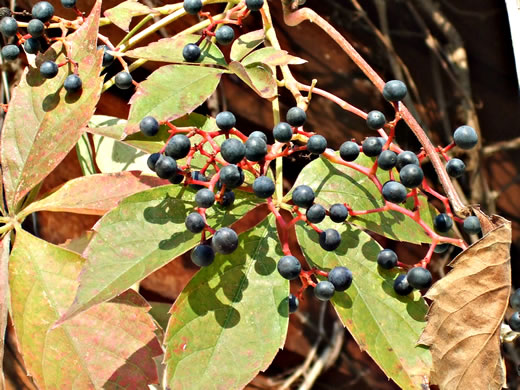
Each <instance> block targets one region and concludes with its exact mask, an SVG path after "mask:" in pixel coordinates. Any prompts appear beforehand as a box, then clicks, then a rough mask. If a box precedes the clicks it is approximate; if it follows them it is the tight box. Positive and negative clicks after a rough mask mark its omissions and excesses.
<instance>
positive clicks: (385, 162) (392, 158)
mask: <svg viewBox="0 0 520 390" xmlns="http://www.w3.org/2000/svg"><path fill="white" fill-rule="evenodd" d="M395 164H397V154H396V153H395V152H392V151H391V150H383V151H382V152H381V154H380V155H379V157H378V158H377V166H378V167H379V168H381V169H382V170H384V171H389V170H390V169H392V168H393V167H395Z"/></svg>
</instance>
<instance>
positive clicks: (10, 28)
mask: <svg viewBox="0 0 520 390" xmlns="http://www.w3.org/2000/svg"><path fill="white" fill-rule="evenodd" d="M16 30H18V23H17V22H16V19H15V18H12V17H10V16H6V17H4V18H2V20H1V21H0V31H1V32H2V34H4V35H5V36H6V37H13V36H15V35H16Z"/></svg>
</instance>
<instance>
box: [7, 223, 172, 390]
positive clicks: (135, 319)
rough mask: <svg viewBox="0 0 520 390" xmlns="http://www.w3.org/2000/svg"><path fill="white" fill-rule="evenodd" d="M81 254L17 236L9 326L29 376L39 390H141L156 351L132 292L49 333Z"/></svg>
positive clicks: (152, 372)
mask: <svg viewBox="0 0 520 390" xmlns="http://www.w3.org/2000/svg"><path fill="white" fill-rule="evenodd" d="M83 262H84V260H83V259H82V258H81V256H80V255H78V254H77V253H74V252H70V251H68V250H65V249H63V248H60V247H58V246H55V245H52V244H49V243H47V242H45V241H43V240H40V239H38V238H36V237H34V236H32V235H30V234H29V233H26V232H24V231H23V230H19V231H17V236H16V242H15V246H14V249H13V252H12V255H11V259H10V263H9V281H10V286H11V302H12V314H13V321H14V326H15V330H16V335H17V337H18V342H19V345H20V347H21V351H22V354H23V357H24V362H25V365H26V368H27V371H28V373H29V374H30V375H31V376H33V378H34V380H35V381H36V383H37V384H38V387H39V388H40V389H75V390H82V389H93V388H96V389H99V388H112V389H115V388H118V389H147V388H148V387H147V385H148V384H149V383H157V381H158V378H157V370H156V367H155V363H154V360H153V357H154V356H157V355H160V354H161V353H162V350H161V347H160V345H159V342H158V340H157V338H156V337H155V334H154V331H155V329H156V327H155V325H154V323H153V321H152V319H151V317H150V316H149V315H148V314H147V312H148V310H149V309H150V306H149V305H148V304H147V303H146V301H145V300H144V299H143V298H142V297H141V296H140V295H139V294H137V293H136V292H134V291H133V290H129V291H127V292H125V293H124V294H122V295H120V296H119V297H117V298H115V299H113V300H112V301H110V302H107V303H104V304H103V305H99V306H97V307H94V308H92V309H90V310H88V311H86V312H85V313H83V314H81V315H79V316H77V317H76V318H74V319H73V320H71V321H69V322H67V323H66V324H63V325H62V326H60V327H58V328H54V329H53V328H52V325H53V324H54V322H55V321H56V320H57V319H58V318H59V316H60V315H61V313H63V312H64V311H65V310H66V309H67V307H68V306H69V305H70V304H71V302H72V300H73V298H74V291H76V288H77V285H78V282H77V278H78V275H79V272H80V270H81V267H82V265H83Z"/></svg>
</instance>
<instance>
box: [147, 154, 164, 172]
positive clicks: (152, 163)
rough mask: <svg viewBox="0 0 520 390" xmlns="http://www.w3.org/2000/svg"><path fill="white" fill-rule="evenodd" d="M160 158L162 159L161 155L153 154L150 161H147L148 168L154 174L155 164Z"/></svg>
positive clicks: (149, 158) (149, 157)
mask: <svg viewBox="0 0 520 390" xmlns="http://www.w3.org/2000/svg"><path fill="white" fill-rule="evenodd" d="M159 157H161V154H160V153H152V154H150V155H149V156H148V160H147V161H146V164H147V165H148V168H150V169H151V170H152V171H154V172H155V164H156V163H157V160H159Z"/></svg>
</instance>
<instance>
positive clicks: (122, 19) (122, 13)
mask: <svg viewBox="0 0 520 390" xmlns="http://www.w3.org/2000/svg"><path fill="white" fill-rule="evenodd" d="M151 12H152V10H151V9H150V8H149V7H147V6H146V5H144V4H141V3H139V2H138V1H137V0H126V1H123V2H122V3H120V4H118V5H116V6H115V7H114V8H110V9H108V10H106V11H105V12H104V13H103V14H104V15H105V16H106V17H107V18H108V19H109V20H110V21H111V22H112V23H114V24H115V25H116V26H117V27H119V28H120V29H121V30H124V31H126V32H128V29H129V28H130V22H131V21H132V18H133V17H134V16H140V15H148V14H149V13H151Z"/></svg>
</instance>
